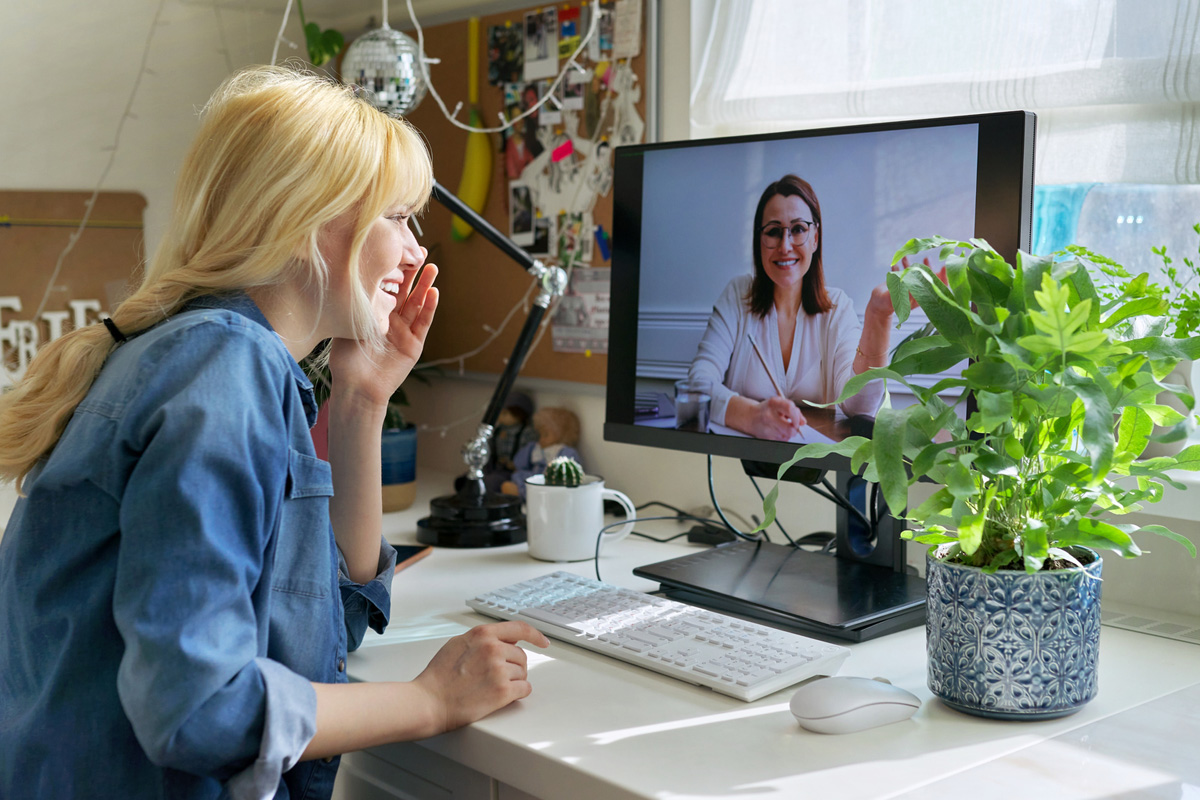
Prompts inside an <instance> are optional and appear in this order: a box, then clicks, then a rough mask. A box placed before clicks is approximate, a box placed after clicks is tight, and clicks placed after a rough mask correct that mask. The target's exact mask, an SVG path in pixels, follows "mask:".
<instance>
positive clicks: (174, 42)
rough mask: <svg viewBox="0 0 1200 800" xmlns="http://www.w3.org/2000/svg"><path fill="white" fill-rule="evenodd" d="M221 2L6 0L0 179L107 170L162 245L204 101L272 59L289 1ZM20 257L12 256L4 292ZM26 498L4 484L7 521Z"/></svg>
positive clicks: (52, 184)
mask: <svg viewBox="0 0 1200 800" xmlns="http://www.w3.org/2000/svg"><path fill="white" fill-rule="evenodd" d="M220 5H221V9H220V10H217V9H216V7H215V5H214V4H213V3H199V2H195V1H193V2H182V1H181V0H164V1H163V2H162V3H161V10H160V4H159V3H157V2H149V1H148V0H104V2H95V0H37V2H26V0H0V26H2V27H3V29H4V30H6V31H9V32H10V34H11V35H9V36H8V37H7V44H6V45H5V47H4V51H3V54H2V55H0V64H2V69H0V72H2V73H3V75H4V80H3V81H0V119H2V120H3V122H0V188H4V189H10V190H13V189H16V190H38V189H45V190H77V191H78V190H86V191H91V190H92V189H94V188H95V187H96V186H97V183H98V182H99V181H100V179H101V176H102V175H104V176H105V177H104V182H103V187H102V188H103V189H105V190H112V191H135V192H140V193H141V194H142V195H143V196H145V198H146V201H147V207H146V212H145V225H146V231H145V232H146V247H147V250H146V252H147V254H149V253H150V252H152V248H153V247H154V246H155V245H156V244H157V242H158V241H159V239H160V238H161V235H162V230H163V226H164V224H165V220H166V216H167V214H168V209H169V205H170V197H171V193H172V191H173V189H174V182H175V174H176V168H177V166H178V164H179V162H180V161H181V160H182V158H183V154H184V151H185V150H186V149H187V147H188V144H189V143H190V142H191V139H192V136H193V134H194V132H195V129H196V114H197V111H198V110H199V108H200V107H201V106H202V105H203V104H204V102H205V100H207V98H208V96H209V95H210V94H211V93H212V91H213V89H214V88H215V87H216V86H217V85H218V84H219V83H220V81H221V80H222V79H223V78H224V77H225V76H226V75H227V74H228V73H229V72H230V69H231V67H238V66H242V65H244V64H250V63H266V62H269V61H270V59H271V46H272V43H273V42H274V39H275V33H276V31H277V30H278V28H279V23H280V20H281V18H282V4H279V8H278V10H276V9H274V8H272V9H271V10H270V11H266V10H250V11H242V10H238V9H237V8H231V7H230V6H231V5H232V4H229V3H222V4H220ZM294 28H295V32H297V33H298V31H299V25H298V23H297V24H295V26H294ZM143 59H144V65H143ZM143 66H144V69H143ZM131 98H132V104H131V103H130V99H131ZM127 107H128V108H129V116H128V117H127V118H125V112H126V108H127ZM123 118H125V119H124V124H123V125H122V119H123ZM118 130H119V133H120V135H119V139H118ZM114 144H115V145H116V149H115V154H114V150H113V149H112V148H113V146H114ZM110 159H111V160H112V164H111V168H110V167H109V161H110ZM106 170H107V174H106V175H105V171H106ZM80 211H81V213H82V211H83V209H82V208H81V209H80ZM0 213H3V212H2V211H0ZM19 267H20V265H14V264H0V290H2V289H3V282H4V276H5V274H6V273H7V271H8V270H12V269H17V268H19ZM0 293H2V292H0ZM15 499H16V498H15V493H14V492H13V490H12V487H11V486H10V485H5V486H3V487H0V521H6V520H7V519H8V516H9V514H10V512H11V509H12V504H13V502H15Z"/></svg>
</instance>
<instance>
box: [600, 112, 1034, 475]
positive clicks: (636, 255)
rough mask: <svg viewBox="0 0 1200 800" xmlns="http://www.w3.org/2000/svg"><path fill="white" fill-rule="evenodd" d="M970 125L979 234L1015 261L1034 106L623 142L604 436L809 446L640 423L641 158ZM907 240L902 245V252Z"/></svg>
mask: <svg viewBox="0 0 1200 800" xmlns="http://www.w3.org/2000/svg"><path fill="white" fill-rule="evenodd" d="M964 124H977V125H978V126H979V129H978V130H979V134H978V136H979V138H978V143H979V149H978V153H979V158H978V165H977V174H976V181H977V182H976V186H977V187H979V190H978V191H977V193H976V203H975V238H979V239H985V240H986V241H987V242H988V243H989V244H990V245H991V246H992V247H994V248H995V249H996V251H997V252H998V253H1000V254H1001V255H1002V256H1003V257H1004V258H1005V259H1007V260H1009V262H1010V263H1013V260H1014V259H1015V258H1016V254H1017V250H1025V251H1028V250H1029V249H1030V248H1031V243H1032V233H1033V168H1034V144H1035V134H1036V116H1035V115H1034V114H1033V113H1032V112H1029V111H1005V112H997V113H989V114H974V115H962V116H952V117H933V118H924V119H911V120H902V121H895V122H884V123H873V124H866V125H849V126H838V127H830V128H814V129H805V130H799V131H786V132H779V133H765V134H750V135H744V136H732V137H722V138H711V139H693V140H686V141H677V142H658V143H647V144H634V145H623V146H621V147H617V148H616V149H615V150H614V167H613V170H614V178H613V221H612V227H613V232H612V243H613V244H612V272H611V295H610V317H609V342H608V376H607V377H608V382H607V391H606V398H605V422H604V438H605V440H606V441H610V442H618V443H622V444H636V445H643V446H648V447H657V448H661V449H666V450H678V451H684V452H692V453H701V454H711V455H714V456H725V457H729V458H737V459H741V460H743V461H755V462H764V463H771V464H780V463H783V462H784V461H787V460H788V459H790V458H791V457H792V456H793V455H794V454H795V453H796V450H797V447H802V445H796V444H793V443H789V442H772V441H766V440H761V439H750V438H742V437H734V436H721V435H717V434H712V433H695V432H689V431H678V430H674V429H670V428H654V427H649V426H644V425H637V424H635V423H634V403H633V397H634V393H635V386H636V382H637V374H636V373H637V367H636V365H637V336H638V330H637V328H638V326H637V320H638V299H639V285H640V274H641V266H640V259H641V244H642V242H641V225H640V222H639V221H640V218H641V208H642V197H643V193H642V164H643V161H642V156H643V155H644V154H645V153H648V152H653V151H656V150H666V149H681V148H691V147H705V146H712V145H725V144H729V145H733V144H738V143H752V142H763V141H775V140H781V139H802V138H811V137H820V136H839V135H845V134H854V133H871V132H879V131H893V130H911V129H916V128H926V127H936V126H949V125H964ZM985 189H986V191H985ZM934 233H936V231H914V235H926V234H934ZM903 244H904V243H903V242H897V243H896V247H897V249H899V247H900V246H901V245H903ZM800 464H801V465H803V466H808V467H813V468H817V469H826V470H848V469H849V459H847V458H844V457H842V456H838V455H829V456H824V457H822V458H814V459H803V460H802V461H801V462H800Z"/></svg>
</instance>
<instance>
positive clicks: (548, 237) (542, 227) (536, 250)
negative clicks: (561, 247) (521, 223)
mask: <svg viewBox="0 0 1200 800" xmlns="http://www.w3.org/2000/svg"><path fill="white" fill-rule="evenodd" d="M554 228H555V225H554V217H545V216H541V215H535V216H534V218H533V244H531V245H529V246H528V247H526V248H525V252H527V253H529V255H531V256H549V255H550V248H551V245H552V244H553V243H554Z"/></svg>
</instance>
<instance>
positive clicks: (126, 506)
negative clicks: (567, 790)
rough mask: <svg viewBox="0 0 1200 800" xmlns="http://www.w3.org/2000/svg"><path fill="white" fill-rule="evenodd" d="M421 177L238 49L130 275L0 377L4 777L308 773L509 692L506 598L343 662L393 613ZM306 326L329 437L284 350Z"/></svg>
mask: <svg viewBox="0 0 1200 800" xmlns="http://www.w3.org/2000/svg"><path fill="white" fill-rule="evenodd" d="M431 185H432V177H431V166H430V161H429V157H428V154H427V152H426V150H425V147H424V145H423V143H422V141H421V140H420V138H419V137H418V135H417V134H416V133H415V132H414V131H413V130H412V129H411V128H410V127H409V126H408V125H407V124H406V123H404V122H402V121H399V120H395V119H391V118H388V117H386V116H384V115H382V114H380V113H379V112H377V111H375V110H374V109H373V108H371V107H370V106H368V105H366V104H365V103H363V102H361V101H359V100H357V99H355V98H354V97H353V96H352V95H350V94H348V93H347V91H346V90H345V89H344V88H342V87H339V86H338V85H337V84H334V83H330V82H327V81H325V80H322V79H318V78H316V77H313V76H307V75H302V74H298V73H295V72H292V71H288V70H282V69H275V68H256V69H251V70H247V71H244V72H242V73H239V74H237V75H235V76H233V77H232V78H230V79H229V80H228V81H227V82H226V83H225V84H224V85H223V86H222V87H221V88H220V89H219V90H218V91H217V93H216V94H215V95H214V97H213V99H212V100H211V101H210V103H209V105H208V106H207V108H206V110H205V113H204V117H203V121H202V124H201V127H200V131H199V135H198V136H197V139H196V141H195V143H194V145H193V146H192V149H191V151H190V152H189V154H188V156H187V158H186V160H185V162H184V164H183V167H182V170H181V174H180V179H179V185H178V189H177V194H176V199H175V206H174V212H173V215H172V219H171V223H170V225H169V227H168V230H167V231H166V234H165V236H164V239H163V242H162V245H161V247H160V248H159V250H158V252H157V254H156V256H155V258H154V260H153V262H152V263H151V264H150V266H149V268H148V270H147V272H146V276H145V279H144V281H143V282H142V284H141V286H140V288H139V289H138V290H137V291H136V292H135V293H134V294H133V295H132V296H131V297H130V298H129V299H128V300H126V301H125V302H124V303H122V304H121V305H120V306H118V307H117V308H116V310H115V311H114V312H113V316H112V319H111V320H108V321H106V323H105V324H104V325H94V326H91V327H88V328H83V329H79V330H76V331H74V332H72V333H70V334H68V335H67V336H64V337H62V338H61V339H59V340H57V341H56V342H54V343H52V344H50V345H48V346H47V347H46V348H45V349H44V351H43V352H42V353H41V354H39V356H38V357H37V358H36V359H35V360H34V362H33V363H32V365H31V366H30V368H29V371H28V374H27V376H26V377H25V379H24V381H23V382H22V383H20V384H19V385H18V386H17V387H15V388H14V389H13V390H12V391H10V392H9V393H7V394H5V395H4V396H3V398H0V474H3V476H4V477H6V478H8V479H14V480H16V481H17V483H18V487H19V488H20V489H21V491H22V494H23V496H22V498H21V499H20V500H19V502H18V504H17V507H16V509H15V510H14V512H13V516H12V519H11V521H10V524H9V526H8V529H7V532H6V534H5V537H4V539H3V541H2V542H0V641H3V643H4V646H3V647H0V753H3V754H4V756H3V758H0V796H3V797H5V798H19V797H38V798H46V797H55V798H68V797H80V796H93V795H94V793H95V792H96V791H97V790H98V788H99V787H103V789H102V791H106V792H112V793H114V794H117V795H120V796H124V797H158V796H170V797H184V798H193V797H194V798H200V797H205V798H207V797H216V796H218V795H220V796H232V797H272V796H274V797H288V796H290V797H301V796H304V797H328V796H329V794H330V792H331V790H332V786H333V779H334V774H335V772H336V770H337V760H336V758H335V756H336V755H337V754H339V753H342V752H346V751H348V750H353V749H358V748H362V747H366V746H371V745H375V744H379V743H383V742H387V741H395V740H403V739H416V738H421V737H426V736H430V735H434V734H438V733H441V732H443V731H446V730H449V729H452V728H455V727H458V726H461V725H464V724H467V723H470V722H472V721H474V720H476V719H479V718H480V717H483V716H485V715H487V714H489V713H490V712H492V711H493V710H495V709H497V708H500V707H502V706H505V705H507V704H508V703H510V702H511V701H513V700H514V699H517V698H520V697H524V696H526V695H527V694H528V693H529V691H530V686H529V683H528V681H527V674H526V660H525V652H524V651H523V650H522V649H521V648H520V647H519V646H518V645H517V642H518V641H521V640H525V641H529V642H532V643H534V644H536V645H539V646H546V645H547V644H548V642H547V641H546V639H545V637H543V636H542V635H541V634H540V633H539V632H537V631H536V630H534V629H532V628H530V627H528V626H526V625H523V624H519V623H511V622H509V623H499V624H494V625H486V626H481V627H479V628H476V629H474V630H472V631H470V632H468V633H466V634H464V635H463V636H460V637H458V638H456V639H452V640H451V641H450V642H448V643H447V644H446V645H445V646H444V647H443V648H442V650H441V651H440V652H439V653H438V654H437V655H436V656H435V657H434V659H433V660H432V662H431V663H430V665H429V667H428V668H427V669H426V670H425V671H424V672H423V673H422V674H421V675H420V676H419V677H417V678H416V679H415V680H414V681H412V682H410V683H393V684H385V683H380V684H353V685H350V684H347V683H346V673H345V658H346V653H347V651H348V650H352V649H354V648H355V647H356V646H357V645H358V643H359V642H360V641H361V638H362V636H363V634H364V632H365V629H366V627H367V626H368V625H370V626H371V627H372V628H375V629H376V630H381V629H382V628H383V627H384V626H385V625H386V624H387V619H388V613H389V605H390V587H391V575H392V567H393V564H394V558H395V556H394V553H393V552H392V550H391V548H390V547H389V546H387V544H386V542H384V541H383V538H382V535H381V518H380V511H379V509H380V482H379V470H380V429H381V427H382V425H381V423H382V420H383V415H384V408H385V402H386V400H387V398H388V397H389V396H390V395H391V394H392V392H393V390H394V389H395V388H396V387H397V386H398V385H399V384H400V382H401V381H402V380H403V379H404V378H405V377H406V376H407V374H408V372H409V370H410V369H411V368H412V366H413V364H414V363H415V361H416V359H417V357H418V356H419V355H420V352H421V349H422V347H423V344H424V340H425V336H426V334H427V332H428V330H429V326H430V323H431V321H432V319H433V314H434V310H435V308H436V307H437V299H438V294H437V289H436V288H434V287H433V281H434V278H435V276H436V274H437V269H436V267H434V266H433V265H424V260H425V256H426V250H425V248H423V247H420V246H419V245H418V244H417V242H416V239H415V238H414V236H413V234H412V232H411V231H410V230H409V227H408V221H409V217H410V216H411V215H412V214H413V213H414V212H416V211H418V210H419V209H421V208H422V207H423V206H424V204H425V203H426V202H427V200H428V197H429V194H430V189H431ZM422 266H424V269H423V270H421V267H422ZM327 338H332V339H333V340H334V343H333V347H332V349H331V354H330V369H331V371H332V374H333V376H334V387H335V390H334V394H333V396H332V397H331V399H330V410H331V421H330V435H329V439H330V450H329V463H328V464H327V463H325V462H323V461H321V460H318V459H317V458H316V457H315V455H314V452H313V447H312V440H311V437H310V435H309V430H308V429H309V427H310V425H311V424H312V422H313V420H314V415H315V413H316V408H315V407H314V403H313V396H312V391H311V385H310V384H309V382H308V380H307V379H306V378H305V376H304V373H303V372H302V371H301V370H300V368H299V367H298V366H297V362H298V361H299V360H300V359H301V358H303V357H304V356H305V355H307V354H308V353H309V352H310V351H312V349H313V348H314V346H315V345H316V344H317V343H318V342H320V341H322V340H324V339H327Z"/></svg>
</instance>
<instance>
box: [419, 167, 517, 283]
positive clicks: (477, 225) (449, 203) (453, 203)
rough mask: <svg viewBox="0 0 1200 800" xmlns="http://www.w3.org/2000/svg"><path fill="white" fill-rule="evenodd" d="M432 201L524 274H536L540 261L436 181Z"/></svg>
mask: <svg viewBox="0 0 1200 800" xmlns="http://www.w3.org/2000/svg"><path fill="white" fill-rule="evenodd" d="M433 199H434V200H437V201H438V202H439V203H441V204H442V205H444V206H445V207H446V208H448V209H450V210H451V211H452V212H454V213H455V214H457V215H458V216H459V217H461V218H462V220H463V221H464V222H466V223H467V224H468V225H470V226H471V227H472V228H473V229H474V230H475V231H476V232H477V233H478V234H479V235H480V236H482V237H483V238H485V239H487V240H488V241H489V242H491V243H492V244H494V245H496V247H498V248H500V250H501V252H503V253H504V254H505V255H506V256H508V257H509V258H511V259H512V260H513V261H515V262H517V263H518V264H520V265H521V267H522V268H524V270H525V271H526V272H533V273H535V274H536V270H537V269H538V268H539V266H540V265H541V262H540V261H538V260H537V259H535V258H534V257H533V256H531V255H529V253H526V252H525V251H524V250H522V249H521V248H520V247H519V246H518V245H517V244H516V242H514V241H513V240H512V239H510V238H508V237H507V236H505V235H504V234H503V233H501V232H500V231H499V230H497V228H496V226H494V225H492V223H490V222H488V221H487V220H486V219H484V218H483V217H482V216H480V214H479V212H477V211H476V210H475V209H473V208H471V207H470V206H469V205H467V204H466V203H464V202H463V201H462V200H460V199H459V198H458V197H456V196H455V195H454V194H452V193H451V192H450V191H449V190H448V189H447V188H446V187H445V186H442V185H441V184H440V183H438V182H437V181H434V183H433Z"/></svg>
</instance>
